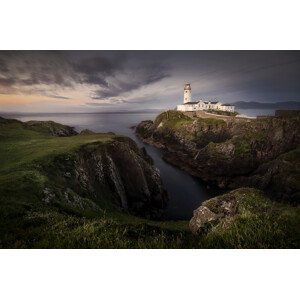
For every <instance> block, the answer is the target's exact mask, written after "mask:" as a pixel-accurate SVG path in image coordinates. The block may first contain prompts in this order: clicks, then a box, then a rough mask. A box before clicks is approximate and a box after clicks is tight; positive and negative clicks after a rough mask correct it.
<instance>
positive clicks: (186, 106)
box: [177, 83, 234, 112]
mask: <svg viewBox="0 0 300 299" xmlns="http://www.w3.org/2000/svg"><path fill="white" fill-rule="evenodd" d="M191 91H192V88H191V84H190V83H186V84H185V85H184V88H183V104H182V105H177V110H179V111H197V110H221V111H228V112H234V106H233V105H231V104H222V103H221V102H219V101H203V100H199V101H195V102H192V92H191Z"/></svg>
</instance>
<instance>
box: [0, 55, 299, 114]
mask: <svg viewBox="0 0 300 299" xmlns="http://www.w3.org/2000/svg"><path fill="white" fill-rule="evenodd" d="M186 82H189V83H190V84H191V87H192V99H193V100H199V99H206V100H210V99H211V100H219V101H221V102H223V103H234V102H236V101H257V102H268V103H270V102H279V101H298V102H299V101H300V51H0V111H2V112H54V113H56V112H105V111H124V110H129V111H134V110H147V109H171V108H174V107H175V106H176V105H178V104H180V103H181V102H182V101H183V86H184V84H185V83H186Z"/></svg>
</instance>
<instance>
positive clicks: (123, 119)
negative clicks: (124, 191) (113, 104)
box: [9, 113, 208, 220]
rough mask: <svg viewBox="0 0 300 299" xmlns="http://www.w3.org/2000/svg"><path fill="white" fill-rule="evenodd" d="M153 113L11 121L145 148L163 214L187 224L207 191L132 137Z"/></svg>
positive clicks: (36, 116) (38, 116)
mask: <svg viewBox="0 0 300 299" xmlns="http://www.w3.org/2000/svg"><path fill="white" fill-rule="evenodd" d="M156 116H157V114H154V113H47V114H45V113H41V114H39V113H35V114H15V115H9V117H10V118H15V119H19V120H21V121H29V120H41V121H47V120H52V121H55V122H58V123H61V124H64V125H68V126H73V127H74V128H75V129H76V130H77V131H81V130H83V129H90V130H92V131H95V132H114V133H116V134H121V135H126V136H128V137H130V138H132V139H133V140H134V141H135V142H136V143H137V144H138V146H139V147H145V148H146V151H147V153H148V154H149V155H150V156H151V157H152V159H153V162H154V165H155V167H156V168H158V170H159V172H160V175H161V178H162V181H163V184H164V186H165V188H166V190H167V192H168V195H169V202H168V206H167V210H166V217H167V219H168V220H189V219H190V218H191V217H192V214H193V210H195V209H196V208H197V207H199V205H200V204H201V202H203V201H204V200H206V199H208V190H207V189H206V187H205V185H204V184H203V183H202V182H201V181H200V180H199V179H197V178H195V177H192V176H191V175H189V174H188V173H186V172H184V171H182V170H180V169H179V168H177V167H175V166H173V165H171V164H169V163H167V162H165V161H164V160H163V159H162V155H163V153H162V151H161V150H160V149H157V148H155V147H154V146H152V145H149V144H144V143H143V142H141V141H140V140H139V139H138V138H137V137H136V136H135V134H134V130H133V129H131V127H133V126H136V125H137V124H138V123H139V122H141V121H142V120H149V119H150V120H153V119H155V117H156Z"/></svg>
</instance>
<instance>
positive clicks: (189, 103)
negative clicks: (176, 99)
mask: <svg viewBox="0 0 300 299" xmlns="http://www.w3.org/2000/svg"><path fill="white" fill-rule="evenodd" d="M198 103H199V102H187V103H184V104H183V105H194V104H198Z"/></svg>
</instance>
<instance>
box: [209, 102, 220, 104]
mask: <svg viewBox="0 0 300 299" xmlns="http://www.w3.org/2000/svg"><path fill="white" fill-rule="evenodd" d="M210 103H211V104H217V103H219V102H210Z"/></svg>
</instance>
